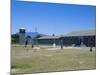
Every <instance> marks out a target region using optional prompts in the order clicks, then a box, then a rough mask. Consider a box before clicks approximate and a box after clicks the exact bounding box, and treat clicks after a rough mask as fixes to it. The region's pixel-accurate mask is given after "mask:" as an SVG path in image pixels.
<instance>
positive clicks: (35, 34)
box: [26, 32, 45, 38]
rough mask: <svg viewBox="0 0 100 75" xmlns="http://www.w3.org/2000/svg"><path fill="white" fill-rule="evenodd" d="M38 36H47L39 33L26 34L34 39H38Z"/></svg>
mask: <svg viewBox="0 0 100 75" xmlns="http://www.w3.org/2000/svg"><path fill="white" fill-rule="evenodd" d="M37 35H40V36H45V35H44V34H40V33H38V32H26V36H31V37H32V38H34V37H36V36H37Z"/></svg>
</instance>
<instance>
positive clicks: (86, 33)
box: [38, 30, 96, 39]
mask: <svg viewBox="0 0 100 75" xmlns="http://www.w3.org/2000/svg"><path fill="white" fill-rule="evenodd" d="M95 35H96V31H95V30H84V31H75V32H70V33H67V34H65V35H59V36H42V37H40V38H38V39H59V38H61V37H71V36H95Z"/></svg>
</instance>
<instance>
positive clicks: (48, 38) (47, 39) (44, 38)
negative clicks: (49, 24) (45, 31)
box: [38, 36, 61, 45]
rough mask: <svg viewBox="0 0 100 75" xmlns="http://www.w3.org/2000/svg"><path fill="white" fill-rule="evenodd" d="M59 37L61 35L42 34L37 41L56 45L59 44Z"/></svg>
mask: <svg viewBox="0 0 100 75" xmlns="http://www.w3.org/2000/svg"><path fill="white" fill-rule="evenodd" d="M60 39H61V36H42V37H40V38H38V43H39V44H44V45H52V44H54V43H55V44H56V45H59V44H60Z"/></svg>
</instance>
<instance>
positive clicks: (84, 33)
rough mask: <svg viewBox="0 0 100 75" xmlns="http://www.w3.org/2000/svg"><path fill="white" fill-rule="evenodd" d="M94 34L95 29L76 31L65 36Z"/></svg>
mask: <svg viewBox="0 0 100 75" xmlns="http://www.w3.org/2000/svg"><path fill="white" fill-rule="evenodd" d="M93 35H96V31H95V30H85V31H76V32H70V33H68V34H66V36H93Z"/></svg>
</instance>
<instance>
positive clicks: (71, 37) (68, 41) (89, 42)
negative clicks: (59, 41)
mask: <svg viewBox="0 0 100 75" xmlns="http://www.w3.org/2000/svg"><path fill="white" fill-rule="evenodd" d="M95 41H96V32H95V30H86V31H76V32H70V33H68V34H66V35H65V36H64V37H63V43H64V44H65V45H66V46H68V45H75V46H87V47H90V46H93V47H95V44H96V42H95Z"/></svg>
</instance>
